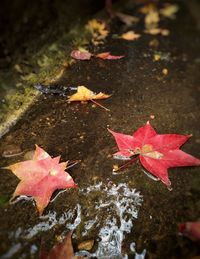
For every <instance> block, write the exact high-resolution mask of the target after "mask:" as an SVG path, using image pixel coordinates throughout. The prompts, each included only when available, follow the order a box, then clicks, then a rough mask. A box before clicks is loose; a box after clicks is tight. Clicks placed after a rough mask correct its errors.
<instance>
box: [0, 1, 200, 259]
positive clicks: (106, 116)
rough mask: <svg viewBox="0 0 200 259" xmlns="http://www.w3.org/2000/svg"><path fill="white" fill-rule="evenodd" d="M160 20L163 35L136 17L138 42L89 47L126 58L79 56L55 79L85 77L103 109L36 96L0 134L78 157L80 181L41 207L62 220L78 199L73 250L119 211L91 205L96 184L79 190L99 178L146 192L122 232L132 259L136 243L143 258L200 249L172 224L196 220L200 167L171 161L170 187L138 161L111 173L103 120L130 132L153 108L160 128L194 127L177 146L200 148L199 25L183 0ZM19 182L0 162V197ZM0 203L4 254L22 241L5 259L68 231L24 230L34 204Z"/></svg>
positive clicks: (110, 143)
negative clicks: (101, 95)
mask: <svg viewBox="0 0 200 259" xmlns="http://www.w3.org/2000/svg"><path fill="white" fill-rule="evenodd" d="M129 11H130V12H131V9H130V10H129ZM163 26H165V27H166V28H168V29H170V32H171V34H170V36H168V37H160V36H156V37H154V36H150V35H146V34H144V33H142V28H143V25H142V24H141V23H139V24H138V25H136V26H135V27H133V28H134V30H136V31H137V32H140V33H142V37H141V39H139V40H137V41H134V42H126V41H122V40H119V39H112V37H109V38H108V40H107V41H106V43H105V45H102V46H101V47H98V49H95V50H93V51H97V52H100V51H111V52H112V53H113V54H116V55H125V58H124V59H121V60H116V61H103V60H97V59H93V60H91V61H86V62H76V63H75V64H74V65H73V66H72V67H71V68H70V69H68V70H67V71H66V73H65V74H64V76H63V78H62V79H61V80H60V82H58V84H59V85H64V86H78V85H85V86H87V87H88V88H90V89H91V90H94V91H96V92H99V91H102V92H106V93H110V94H112V97H111V98H110V99H108V100H105V101H102V102H101V103H102V104H103V105H105V106H106V107H107V108H109V109H110V112H106V111H104V110H103V109H101V108H99V107H94V106H93V105H92V103H88V104H81V103H71V104H68V103H67V101H66V99H67V98H66V97H63V96H59V95H42V96H41V97H40V98H39V99H38V100H37V102H36V103H35V104H34V105H33V106H32V107H31V108H30V109H29V110H28V111H27V112H26V114H25V115H24V117H23V118H22V119H21V120H20V121H19V122H18V123H17V125H16V126H15V127H13V128H12V129H11V130H10V132H9V133H7V134H6V135H5V136H4V137H2V139H1V144H0V150H1V153H3V151H5V150H7V149H9V148H11V145H12V147H20V148H21V150H22V151H24V154H25V153H26V152H28V151H30V150H33V149H34V144H38V145H40V146H41V147H43V148H44V149H45V150H46V151H47V152H48V153H49V154H51V155H52V156H56V155H61V157H62V160H63V161H66V160H75V159H80V160H81V163H80V164H79V165H78V166H76V167H74V168H73V169H71V170H70V174H71V175H72V177H73V178H74V180H75V182H76V183H77V184H78V186H79V189H76V190H69V191H67V192H64V193H62V194H60V195H59V196H58V197H57V198H56V199H55V200H54V201H53V202H52V203H50V204H49V205H48V207H47V208H46V209H45V212H44V215H49V213H51V212H53V211H56V213H57V216H56V217H57V218H58V219H59V218H60V217H61V216H62V214H63V212H66V211H68V210H70V209H71V210H73V208H75V207H76V205H77V204H81V209H82V211H81V223H80V224H79V225H78V226H77V228H76V229H75V230H74V235H75V236H74V239H73V244H74V247H75V250H76V251H77V245H78V244H79V243H80V242H81V241H83V240H87V239H94V240H95V246H94V248H93V250H94V251H95V249H96V248H97V246H98V242H99V237H98V233H99V229H100V228H101V227H102V225H103V224H104V223H105V218H106V216H107V215H106V214H108V215H112V214H114V213H116V212H115V210H114V208H113V207H111V208H110V211H106V212H105V211H104V210H103V211H102V210H96V209H95V204H97V203H98V202H99V201H101V200H104V196H105V195H106V194H105V192H104V191H103V190H101V189H100V190H97V192H96V193H95V194H91V195H90V193H89V194H88V197H87V195H86V196H85V194H84V190H86V188H87V187H90V186H94V185H95V184H98V183H100V182H102V184H103V186H114V185H119V184H120V183H125V184H126V185H127V186H128V187H129V188H130V189H136V190H137V191H139V192H140V195H142V196H143V198H142V199H143V201H142V204H141V206H138V207H139V208H138V210H139V212H138V218H137V219H134V221H133V228H132V230H131V232H130V233H126V234H125V238H124V240H123V243H122V253H123V254H125V253H127V254H130V256H129V257H130V258H134V257H133V255H131V253H130V249H129V246H130V243H131V242H135V243H136V246H137V251H139V252H141V251H143V249H146V250H147V255H146V258H194V257H195V258H196V256H199V255H200V250H199V246H198V245H197V244H195V243H193V242H192V241H190V240H189V239H187V238H185V237H183V236H180V235H178V227H177V224H178V223H179V222H185V221H197V220H198V219H199V215H200V203H199V198H200V191H199V186H200V169H199V168H175V169H170V173H169V176H170V179H171V182H172V187H173V191H171V192H169V191H168V190H167V188H166V187H165V186H164V185H163V184H162V183H161V182H155V181H153V180H152V179H150V178H148V177H147V176H146V175H145V174H144V173H143V172H142V167H141V165H140V164H137V163H136V164H134V165H132V166H130V167H129V168H128V169H127V170H125V171H124V173H122V174H119V175H114V174H113V173H112V165H113V164H116V163H117V162H116V161H114V160H113V159H112V156H111V155H112V154H113V153H114V152H116V146H115V142H114V140H113V138H112V137H111V136H110V134H109V133H108V131H107V128H108V127H109V128H111V129H113V130H115V131H119V132H124V133H126V134H131V133H132V132H133V131H135V130H136V129H137V128H138V127H140V126H142V125H144V124H145V123H146V121H148V120H150V115H151V114H153V115H155V119H154V120H151V124H152V125H153V126H154V127H155V128H156V129H157V131H158V132H159V133H180V134H190V133H192V134H193V137H192V138H191V139H190V140H189V141H188V142H187V143H186V144H185V146H184V147H183V150H184V151H186V152H188V153H190V154H192V155H194V156H197V157H199V156H200V155H199V154H200V127H199V120H200V113H199V109H200V102H199V100H200V74H199V71H200V62H199V58H200V56H199V55H200V33H199V31H198V30H197V28H196V22H195V20H194V18H193V17H192V15H191V13H190V11H189V9H188V8H187V6H185V5H184V4H180V11H179V12H178V14H177V18H176V20H167V21H166V20H164V21H163ZM124 31H126V28H125V27H124V26H122V24H121V23H119V22H118V21H116V20H114V21H113V22H112V24H111V32H112V33H119V34H120V33H122V32H124ZM153 38H157V39H158V41H159V46H158V47H157V49H153V48H150V47H149V42H150V41H151V40H152V39H153ZM155 51H159V52H161V55H162V56H164V57H165V58H164V60H160V61H154V60H153V55H154V52H155ZM164 68H167V69H168V71H169V73H168V75H163V74H162V70H163V69H164ZM24 154H22V155H21V156H18V157H11V158H3V157H1V165H2V166H6V165H9V164H12V163H15V162H17V161H21V160H23V159H24ZM18 182H19V181H18V179H17V178H16V177H15V176H14V175H13V174H12V173H11V172H8V171H5V170H2V172H1V182H0V197H1V200H3V199H4V200H6V199H8V198H9V197H10V196H11V195H12V193H13V192H14V190H15V188H16V186H17V183H18ZM0 211H1V217H0V235H1V237H0V240H1V241H0V244H1V248H0V251H1V253H2V254H4V255H5V254H6V252H8V251H9V250H10V248H11V247H13V246H15V245H16V244H21V247H20V246H19V249H18V250H17V249H16V253H14V254H13V255H12V256H10V257H9V258H37V256H38V248H39V247H40V243H41V239H42V240H43V242H44V243H45V244H46V246H47V249H49V248H50V247H51V246H52V245H53V244H54V241H55V235H58V234H60V233H63V231H67V230H66V227H65V225H64V224H62V223H60V224H55V225H54V226H53V227H52V228H51V229H46V230H44V229H43V231H39V232H38V233H37V234H36V235H34V236H31V237H29V238H27V237H26V238H25V235H24V234H23V231H24V232H25V230H27V229H29V228H33V227H34V226H35V225H37V224H38V223H39V222H40V221H42V219H41V218H39V217H38V214H37V212H36V209H35V206H34V205H33V203H32V202H30V201H26V200H20V201H19V202H17V203H15V204H11V205H10V204H8V203H5V202H2V205H1V208H0ZM95 215H97V216H98V219H99V222H100V224H99V225H98V224H96V226H95V227H94V228H92V229H91V230H90V231H88V233H87V235H86V236H83V235H82V233H83V231H84V221H86V220H88V218H87V217H89V218H91V219H92V218H94V217H95ZM73 217H76V215H74V216H73ZM19 229H21V230H20V231H21V232H20V231H19ZM17 231H18V232H17ZM33 245H34V246H33ZM34 249H35V250H34ZM2 258H3V257H2ZM5 258H6V257H5ZM7 258H8V257H7Z"/></svg>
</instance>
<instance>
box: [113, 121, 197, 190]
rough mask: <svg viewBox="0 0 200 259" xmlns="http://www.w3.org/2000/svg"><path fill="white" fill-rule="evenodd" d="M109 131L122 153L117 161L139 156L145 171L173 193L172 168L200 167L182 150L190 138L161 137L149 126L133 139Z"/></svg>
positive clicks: (173, 135) (166, 135)
mask: <svg viewBox="0 0 200 259" xmlns="http://www.w3.org/2000/svg"><path fill="white" fill-rule="evenodd" d="M109 131H110V132H111V133H112V135H113V136H114V138H115V140H116V142H117V145H118V148H119V152H117V153H116V154H114V157H115V158H123V157H124V158H125V159H131V157H132V156H135V155H139V159H140V162H141V164H142V165H143V166H144V168H146V169H147V170H148V171H149V172H150V173H151V174H153V175H154V176H156V177H157V178H159V179H160V180H161V181H162V182H163V183H164V184H165V185H167V187H168V188H169V189H170V187H171V183H170V180H169V178H168V171H167V169H168V168H171V167H178V166H198V165H200V160H199V159H197V158H195V157H193V156H191V155H189V154H187V153H185V152H183V151H182V150H180V147H181V146H182V145H183V144H184V143H185V142H186V141H187V140H188V139H189V138H190V136H184V135H178V134H163V135H160V134H157V133H156V131H155V130H154V129H153V127H152V126H151V125H150V123H149V122H148V123H147V124H146V125H145V126H143V127H141V128H139V129H138V130H137V131H136V132H135V133H133V135H132V136H131V135H124V134H121V133H116V132H114V131H111V130H109Z"/></svg>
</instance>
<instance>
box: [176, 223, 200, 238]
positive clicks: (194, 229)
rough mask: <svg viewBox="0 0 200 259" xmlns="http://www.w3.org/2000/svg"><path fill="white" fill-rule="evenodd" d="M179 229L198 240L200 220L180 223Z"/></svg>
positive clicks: (199, 236) (185, 234)
mask: <svg viewBox="0 0 200 259" xmlns="http://www.w3.org/2000/svg"><path fill="white" fill-rule="evenodd" d="M179 231H180V233H181V234H183V235H184V236H187V237H188V238H190V239H191V240H193V241H197V242H200V221H197V222H185V223H180V224H179Z"/></svg>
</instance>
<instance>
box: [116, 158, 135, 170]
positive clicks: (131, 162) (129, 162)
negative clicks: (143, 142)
mask: <svg viewBox="0 0 200 259" xmlns="http://www.w3.org/2000/svg"><path fill="white" fill-rule="evenodd" d="M136 160H138V156H137V157H134V158H133V159H131V160H129V161H128V162H126V163H125V164H123V165H122V166H120V167H118V168H117V169H113V172H118V171H119V170H121V169H124V168H125V167H127V166H128V165H129V164H133V163H134V162H135V161H136Z"/></svg>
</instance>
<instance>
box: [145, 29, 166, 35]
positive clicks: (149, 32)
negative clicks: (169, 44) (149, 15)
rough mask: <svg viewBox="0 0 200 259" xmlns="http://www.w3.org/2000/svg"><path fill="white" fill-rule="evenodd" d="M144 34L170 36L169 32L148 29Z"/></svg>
mask: <svg viewBox="0 0 200 259" xmlns="http://www.w3.org/2000/svg"><path fill="white" fill-rule="evenodd" d="M145 32H146V33H148V34H151V35H158V34H161V35H162V36H168V35H169V34H170V31H169V30H167V29H161V28H149V29H147V30H145Z"/></svg>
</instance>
